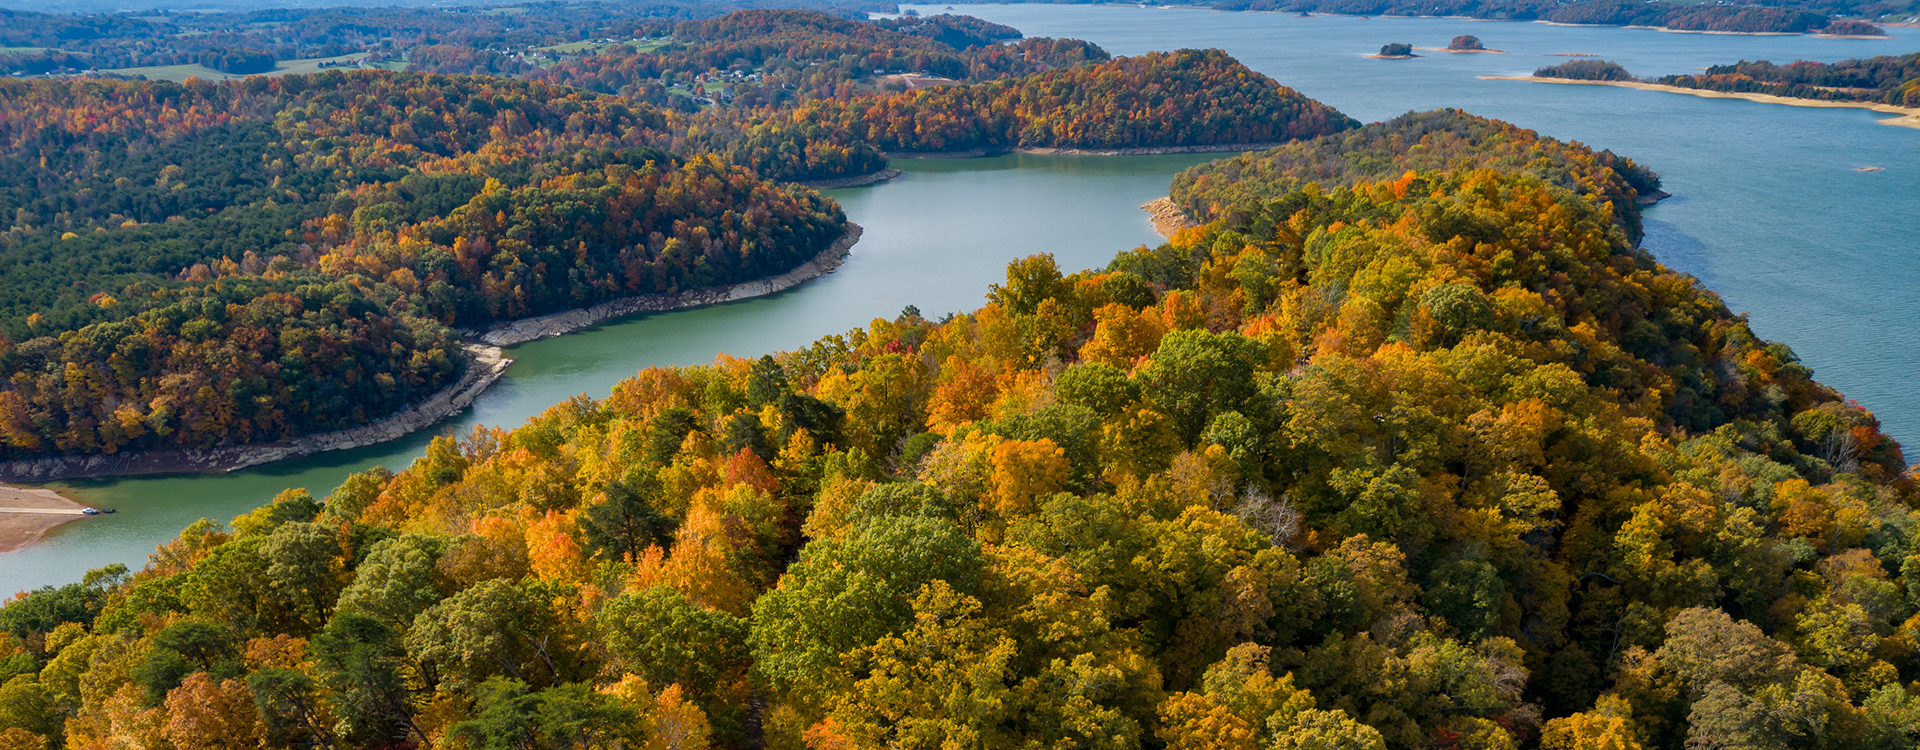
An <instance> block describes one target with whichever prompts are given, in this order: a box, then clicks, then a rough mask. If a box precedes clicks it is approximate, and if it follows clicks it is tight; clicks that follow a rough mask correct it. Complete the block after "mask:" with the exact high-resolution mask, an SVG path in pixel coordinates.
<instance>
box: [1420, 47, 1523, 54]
mask: <svg viewBox="0 0 1920 750" xmlns="http://www.w3.org/2000/svg"><path fill="white" fill-rule="evenodd" d="M1414 49H1417V50H1424V51H1426V52H1451V53H1453V54H1456V55H1504V54H1507V51H1506V50H1503V49H1449V48H1447V47H1415V48H1414Z"/></svg>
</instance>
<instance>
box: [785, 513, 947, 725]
mask: <svg viewBox="0 0 1920 750" xmlns="http://www.w3.org/2000/svg"><path fill="white" fill-rule="evenodd" d="M980 568H981V559H980V549H979V546H978V543H976V542H975V541H974V540H972V539H969V538H967V536H966V535H965V534H964V533H962V532H961V531H960V530H959V529H958V528H957V527H955V526H954V525H953V524H952V523H950V522H948V521H945V520H941V519H932V518H899V517H895V518H880V519H875V520H873V521H872V522H870V523H869V524H867V525H866V526H865V527H864V528H862V529H859V530H857V531H855V532H854V533H852V534H850V535H848V536H847V537H846V538H845V539H844V540H830V539H829V540H818V541H815V542H814V543H812V544H809V545H807V546H806V547H805V548H803V549H802V550H801V553H800V560H799V561H798V562H796V563H794V564H793V566H792V567H789V568H788V569H787V572H786V575H784V576H782V577H781V579H780V585H779V587H778V588H775V589H774V590H773V591H770V592H767V593H766V594H765V595H762V596H761V597H760V598H759V599H757V600H755V601H754V603H753V617H752V618H751V620H752V623H753V624H752V629H751V634H750V641H751V643H752V645H753V654H754V668H755V670H756V671H758V672H760V674H762V675H764V676H765V677H766V678H767V679H768V680H769V681H771V682H772V683H773V684H774V685H775V686H776V687H778V688H780V689H781V690H786V691H794V692H796V693H798V694H799V697H801V698H803V699H810V700H819V699H821V698H824V697H825V695H826V693H827V690H828V689H829V687H830V686H832V685H834V684H837V683H840V682H841V681H842V680H843V679H844V675H843V673H841V671H840V669H839V664H840V657H841V655H842V654H846V653H848V652H851V651H853V650H854V649H856V648H860V647H861V646H865V645H867V644H870V643H873V642H874V641H876V640H878V639H880V638H882V637H884V636H887V635H891V634H894V633H897V632H899V631H900V630H901V629H902V628H904V627H906V626H907V624H908V623H909V622H911V618H912V611H913V610H912V605H911V602H912V597H913V596H914V594H915V593H916V592H918V591H919V589H920V587H921V586H924V585H926V584H927V583H929V582H932V581H945V582H947V584H948V585H949V586H951V587H952V588H953V589H954V590H956V591H959V592H961V593H967V592H970V591H973V590H974V589H975V587H976V586H977V585H978V581H979V577H980Z"/></svg>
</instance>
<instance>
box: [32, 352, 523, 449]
mask: <svg viewBox="0 0 1920 750" xmlns="http://www.w3.org/2000/svg"><path fill="white" fill-rule="evenodd" d="M464 348H465V349H466V351H467V356H468V358H469V360H470V361H469V363H468V365H467V368H466V371H465V372H463V373H461V375H460V379H459V380H458V381H455V382H454V384H453V385H450V386H447V387H445V388H442V389H440V390H439V391H438V392H436V393H434V394H433V395H432V396H428V397H427V398H426V400H424V401H421V402H420V403H417V404H414V405H413V406H411V407H408V408H407V409H406V410H405V411H401V412H400V413H398V414H394V415H392V416H389V417H386V418H385V419H381V420H379V421H377V422H371V423H368V424H364V425H361V426H359V427H354V428H350V429H345V430H337V431H334V432H323V433H319V434H315V435H302V436H300V437H297V438H293V439H291V440H277V441H274V442H270V443H246V444H242V445H223V446H218V447H214V448H181V449H172V450H154V451H130V452H126V453H111V454H106V453H96V454H90V455H85V456H56V457H52V458H35V459H28V460H23V461H6V462H0V482H20V483H26V484H35V483H40V482H57V481H60V480H64V479H88V478H93V477H120V476H138V475H142V474H217V473H222V472H228V471H236V470H239V469H244V468H247V467H249V466H259V465H260V464H264V463H271V462H274V461H281V460H285V459H289V458H299V457H300V456H310V455H313V454H315V453H325V452H327V451H338V450H348V449H351V448H360V447H364V446H368V445H374V444H376V443H384V442H386V441H389V440H395V439H398V438H400V437H403V436H405V435H407V434H408V433H411V432H414V431H415V430H419V429H422V428H425V427H428V426H431V425H432V424H434V423H435V422H439V421H440V420H442V419H446V418H447V417H450V416H453V415H454V414H457V413H459V412H460V410H461V409H465V408H467V405H468V404H471V403H473V400H474V399H475V398H478V397H479V396H480V394H481V393H483V392H485V391H486V390H487V387H488V386H491V385H493V383H494V381H496V380H499V379H500V376H501V375H502V374H504V373H506V371H507V365H510V364H513V360H510V359H506V358H504V357H501V356H500V350H499V349H498V348H496V347H491V346H485V345H480V344H467V345H466V346H465V347H464Z"/></svg>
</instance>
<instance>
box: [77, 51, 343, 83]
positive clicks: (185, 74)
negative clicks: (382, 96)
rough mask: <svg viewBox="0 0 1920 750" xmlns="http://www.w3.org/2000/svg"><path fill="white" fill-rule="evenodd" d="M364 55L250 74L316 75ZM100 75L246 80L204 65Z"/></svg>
mask: <svg viewBox="0 0 1920 750" xmlns="http://www.w3.org/2000/svg"><path fill="white" fill-rule="evenodd" d="M366 56H367V55H366V53H364V52H363V53H358V54H352V55H342V56H340V57H312V58H307V59H304V60H281V61H280V62H278V63H275V64H274V68H273V70H272V71H269V72H266V73H253V74H251V75H262V76H285V75H298V74H302V73H318V72H320V71H321V70H322V69H323V68H321V67H320V66H321V65H323V64H325V63H342V62H358V61H359V60H361V59H363V58H365V57H366ZM104 72H107V73H116V74H119V75H123V76H146V77H147V80H150V81H173V82H175V83H179V82H182V81H185V80H187V79H188V78H199V79H202V80H207V81H226V80H232V79H234V78H246V77H247V76H245V75H234V74H232V73H222V72H220V71H218V70H214V69H213V68H209V67H207V66H205V65H157V66H152V67H145V68H114V69H112V70H107V71H104Z"/></svg>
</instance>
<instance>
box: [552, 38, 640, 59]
mask: <svg viewBox="0 0 1920 750" xmlns="http://www.w3.org/2000/svg"><path fill="white" fill-rule="evenodd" d="M670 41H671V40H667V39H649V40H640V39H629V40H627V41H624V42H567V43H566V44H554V45H549V46H546V47H534V48H533V51H535V52H552V53H555V54H561V55H577V54H580V53H582V52H599V51H600V50H603V49H606V48H608V47H612V46H615V45H621V44H624V45H626V46H628V47H632V48H634V49H637V50H640V51H641V52H652V51H654V50H657V49H660V48H661V47H665V46H667V44H668V43H669V42H670Z"/></svg>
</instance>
